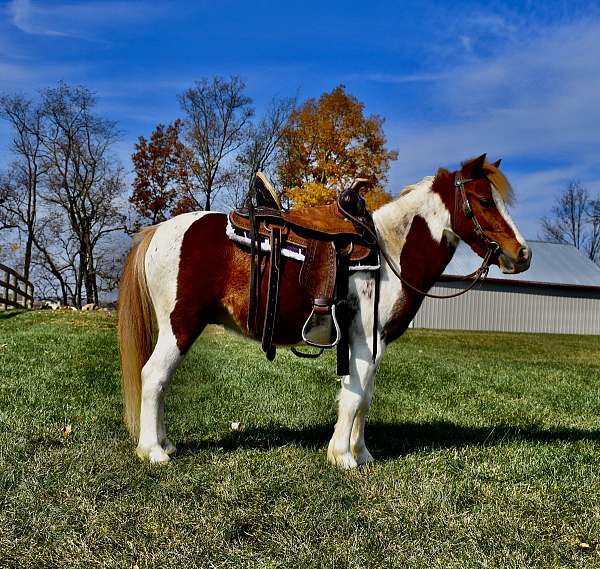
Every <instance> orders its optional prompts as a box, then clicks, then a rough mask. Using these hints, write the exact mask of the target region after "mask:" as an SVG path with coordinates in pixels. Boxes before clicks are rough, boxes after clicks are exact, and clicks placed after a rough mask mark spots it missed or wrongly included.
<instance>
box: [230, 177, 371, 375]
mask: <svg viewBox="0 0 600 569" xmlns="http://www.w3.org/2000/svg"><path fill="white" fill-rule="evenodd" d="M368 184H369V182H368V181H367V180H364V179H359V180H357V181H356V182H355V183H354V184H353V185H352V186H351V187H350V188H348V189H346V190H345V191H344V192H342V193H341V194H340V196H339V197H338V200H337V202H336V203H334V204H330V205H324V206H315V207H306V208H298V209H290V210H287V211H285V210H283V209H282V207H281V203H280V201H279V198H278V196H277V194H276V193H275V191H274V190H273V187H272V186H271V184H270V182H269V180H268V178H267V177H266V176H265V175H264V174H263V173H262V172H258V173H257V174H256V176H255V179H254V184H253V187H252V190H251V191H250V192H249V194H248V196H247V197H246V200H245V203H244V207H242V208H239V209H236V210H234V211H232V212H231V213H230V214H229V224H228V235H229V237H230V238H231V239H232V240H233V241H235V242H236V243H237V244H238V246H240V247H242V248H244V249H245V250H249V253H250V256H251V262H250V283H249V289H250V290H249V307H248V308H249V309H248V323H247V324H248V329H249V330H250V331H251V332H252V333H253V334H254V335H255V336H257V337H259V336H260V337H261V338H262V349H263V350H264V352H265V353H266V355H267V358H268V359H269V360H273V358H274V357H275V353H276V351H275V346H274V345H273V330H274V327H275V323H276V320H277V307H278V302H279V283H280V278H281V271H282V270H285V263H284V264H283V265H282V263H281V257H282V255H283V256H284V257H287V258H288V259H289V260H290V261H291V262H300V263H302V266H301V269H300V277H299V278H300V285H301V287H302V288H303V289H304V290H305V291H306V292H307V293H308V294H309V295H310V297H311V298H312V311H311V313H310V315H309V317H308V319H307V320H306V322H305V323H304V325H303V327H302V339H303V340H304V342H306V343H307V344H308V345H311V346H315V347H317V348H319V349H320V351H319V352H317V353H316V354H308V353H305V352H301V351H299V350H297V349H295V348H292V351H293V352H294V353H295V354H296V355H298V356H301V357H318V356H319V355H321V354H322V353H323V351H324V350H325V349H326V348H333V347H336V349H337V373H338V375H347V374H348V373H349V345H348V328H349V324H350V319H351V318H350V317H351V314H350V307H349V305H348V298H347V297H348V282H349V277H350V272H351V271H357V270H367V271H373V272H374V273H375V295H374V317H373V358H375V355H376V349H377V342H376V333H377V303H378V298H379V249H378V246H377V243H376V242H375V240H374V239H373V237H372V236H373V235H374V234H375V229H374V225H373V220H372V218H371V215H370V214H369V212H368V211H367V209H366V205H365V201H364V199H363V198H362V196H361V195H360V190H361V189H363V188H364V187H366V186H367V185H368ZM265 256H267V257H268V259H269V265H268V266H269V270H268V286H267V298H266V304H265V306H264V309H263V310H259V306H260V302H261V292H260V291H261V289H262V287H261V282H262V278H263V276H264V275H263V274H262V273H263V271H262V267H263V263H261V261H262V260H263V259H264V257H265ZM287 262H288V261H286V263H287ZM259 313H262V314H264V317H263V318H262V319H259V316H258V315H259ZM259 320H262V322H260V321H259Z"/></svg>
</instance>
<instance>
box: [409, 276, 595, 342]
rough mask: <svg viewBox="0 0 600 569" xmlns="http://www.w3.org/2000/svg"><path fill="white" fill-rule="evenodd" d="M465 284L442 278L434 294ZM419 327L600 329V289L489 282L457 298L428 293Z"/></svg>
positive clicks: (417, 322)
mask: <svg viewBox="0 0 600 569" xmlns="http://www.w3.org/2000/svg"><path fill="white" fill-rule="evenodd" d="M461 288H463V285H462V284H460V283H446V282H441V283H438V284H437V285H436V286H435V287H434V288H433V289H432V290H431V292H432V293H435V294H449V293H450V292H456V291H457V290H459V289H461ZM414 326H415V327H417V328H444V329H451V330H452V329H455V330H496V331H507V332H550V333H559V334H600V291H591V292H590V291H578V290H576V289H563V288H555V287H550V286H549V287H527V286H515V285H512V284H497V283H484V284H483V285H479V286H478V287H476V288H475V290H472V291H470V292H468V293H466V294H465V295H463V296H460V297H458V298H453V299H447V300H436V299H431V298H426V299H425V301H424V302H423V305H422V306H421V309H420V310H419V312H418V313H417V316H416V317H415V320H414Z"/></svg>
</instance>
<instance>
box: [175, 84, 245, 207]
mask: <svg viewBox="0 0 600 569" xmlns="http://www.w3.org/2000/svg"><path fill="white" fill-rule="evenodd" d="M245 87H246V86H245V84H244V82H243V81H242V80H241V79H240V78H239V77H236V76H232V77H230V78H229V79H225V78H222V77H214V78H213V79H211V80H209V79H202V80H201V81H197V82H196V84H195V86H194V87H192V88H190V89H188V90H187V91H186V92H185V93H183V94H182V95H180V97H179V102H180V104H181V108H182V109H183V111H184V113H185V120H184V127H185V138H186V141H187V143H188V147H189V149H190V152H189V153H188V160H189V164H188V167H189V170H190V171H191V172H192V176H191V178H190V183H189V185H188V186H187V188H185V190H186V191H187V193H188V195H189V197H190V199H191V200H192V201H193V202H195V204H196V206H197V207H199V208H203V209H205V210H210V209H211V207H212V205H213V202H214V200H215V197H216V194H217V193H218V191H219V190H220V189H222V188H224V187H226V186H228V184H229V183H230V182H231V180H232V177H233V175H234V172H233V170H232V168H231V166H232V165H231V164H230V163H229V159H230V158H232V157H233V156H234V155H235V153H236V152H237V151H238V150H239V149H240V148H241V147H242V145H243V144H244V143H245V141H246V140H247V133H248V128H249V126H250V120H251V118H252V116H253V114H254V110H253V109H252V106H251V103H252V100H251V99H250V98H249V97H248V96H246V95H245V94H244V89H245ZM201 196H202V199H203V202H202V201H201Z"/></svg>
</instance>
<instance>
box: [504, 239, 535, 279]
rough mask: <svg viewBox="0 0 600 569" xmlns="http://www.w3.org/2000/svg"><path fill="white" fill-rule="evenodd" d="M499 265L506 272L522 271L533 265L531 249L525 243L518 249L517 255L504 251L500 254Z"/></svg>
mask: <svg viewBox="0 0 600 569" xmlns="http://www.w3.org/2000/svg"><path fill="white" fill-rule="evenodd" d="M498 265H499V267H500V270H501V271H502V272H503V273H504V274H508V275H511V274H516V273H522V272H523V271H526V270H527V269H528V268H529V265H531V249H530V248H529V247H528V246H527V245H523V246H522V247H520V248H519V250H518V251H517V254H516V256H515V257H512V256H511V255H507V254H506V253H505V252H504V251H503V252H502V253H500V255H498Z"/></svg>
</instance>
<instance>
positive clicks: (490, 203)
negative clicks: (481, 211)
mask: <svg viewBox="0 0 600 569" xmlns="http://www.w3.org/2000/svg"><path fill="white" fill-rule="evenodd" d="M479 203H480V204H481V205H482V206H483V207H493V206H494V200H491V199H490V198H479Z"/></svg>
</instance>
